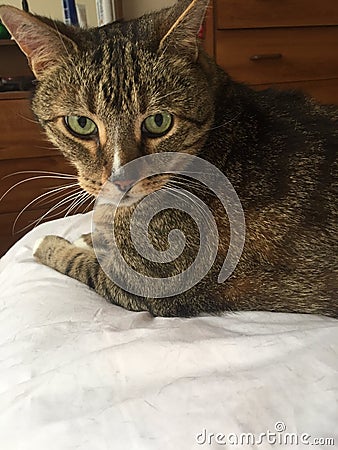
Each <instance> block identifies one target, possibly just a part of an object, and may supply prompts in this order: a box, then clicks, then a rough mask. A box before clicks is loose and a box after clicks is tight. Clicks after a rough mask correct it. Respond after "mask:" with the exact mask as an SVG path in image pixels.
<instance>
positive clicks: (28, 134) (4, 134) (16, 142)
mask: <svg viewBox="0 0 338 450" xmlns="http://www.w3.org/2000/svg"><path fill="white" fill-rule="evenodd" d="M48 149H49V150H48ZM55 153H56V150H55V149H54V148H53V146H52V144H51V143H49V142H48V141H47V139H46V138H45V136H44V134H43V132H42V129H41V127H40V125H39V124H37V123H36V119H35V118H34V116H33V113H32V112H31V109H30V100H29V99H13V100H10V99H1V95H0V160H3V159H13V158H31V157H35V156H43V155H53V154H55Z"/></svg>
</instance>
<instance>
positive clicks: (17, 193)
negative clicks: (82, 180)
mask: <svg viewBox="0 0 338 450" xmlns="http://www.w3.org/2000/svg"><path fill="white" fill-rule="evenodd" d="M21 171H32V172H36V171H51V172H61V173H74V169H73V168H72V167H70V166H69V165H68V164H67V162H66V161H65V159H64V158H63V157H62V156H51V157H45V158H28V159H17V160H4V161H1V162H0V180H1V184H0V198H1V197H2V196H3V194H4V193H5V192H6V191H7V190H8V189H10V188H11V187H12V186H14V185H15V184H16V183H18V182H20V181H22V180H25V179H28V178H31V177H42V176H44V175H45V174H44V173H42V174H40V173H25V174H18V175H13V176H9V177H8V175H10V174H13V173H15V172H21ZM46 175H47V176H48V174H46ZM74 182H76V180H69V179H59V178H38V179H35V180H32V181H27V182H24V183H21V184H19V185H18V186H16V187H15V188H14V189H12V190H11V191H10V192H9V193H8V194H7V195H6V196H5V197H3V199H2V200H1V201H0V213H10V212H15V211H21V209H22V208H24V207H25V206H26V205H27V204H28V203H29V202H31V201H32V200H33V199H34V198H36V197H37V196H39V195H41V194H44V193H46V192H48V191H49V190H51V189H52V188H54V187H59V186H61V185H65V184H74ZM71 191H72V189H70V190H69V191H65V192H71ZM62 192H63V191H61V192H60V194H61V193H62ZM44 199H46V201H47V200H48V197H44ZM55 203H57V200H55V201H51V203H50V206H53V205H54V204H55ZM42 207H46V203H45V206H43V205H42V204H41V203H38V204H32V205H31V206H30V207H29V209H41V208H42Z"/></svg>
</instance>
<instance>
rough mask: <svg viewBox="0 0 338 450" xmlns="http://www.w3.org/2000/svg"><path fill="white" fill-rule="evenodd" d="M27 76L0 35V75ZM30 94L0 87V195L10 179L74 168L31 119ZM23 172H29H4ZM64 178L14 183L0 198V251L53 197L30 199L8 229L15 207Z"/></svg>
mask: <svg viewBox="0 0 338 450" xmlns="http://www.w3.org/2000/svg"><path fill="white" fill-rule="evenodd" d="M31 75H32V73H31V71H30V69H29V67H28V64H27V62H26V58H25V56H24V55H23V53H22V52H21V51H20V49H19V48H18V47H17V46H16V44H14V42H13V41H5V40H0V76H1V77H14V76H31ZM30 97H31V93H30V92H25V91H13V92H0V198H1V197H2V196H3V194H4V193H5V192H6V191H7V190H8V189H9V188H10V187H11V186H13V185H14V184H15V183H18V182H20V181H22V180H24V179H27V178H30V177H33V176H40V177H42V176H43V175H45V174H43V173H40V172H44V171H51V172H60V173H74V170H73V169H72V168H71V167H70V166H69V165H68V163H67V162H66V161H65V159H64V158H63V156H61V154H60V153H59V152H58V150H56V149H55V148H53V146H52V144H50V143H49V142H48V141H47V140H46V138H45V137H44V135H43V133H42V131H41V128H40V126H39V125H38V124H37V123H36V122H35V119H34V117H33V114H32V112H31V110H30ZM23 171H25V172H27V171H28V172H31V173H25V174H17V175H13V176H8V175H11V174H13V173H15V172H23ZM46 175H48V174H46ZM68 183H70V181H69V180H61V179H52V178H38V179H36V180H32V181H27V182H25V183H21V184H19V185H18V186H17V187H16V188H14V189H13V190H11V191H10V192H9V193H8V194H7V195H6V196H5V197H4V198H3V199H2V200H1V201H0V256H2V255H3V254H4V253H5V252H6V250H8V248H9V247H11V246H12V245H13V244H14V242H15V241H17V240H18V239H19V238H20V237H21V236H22V235H23V234H25V233H27V231H28V230H29V229H31V228H32V227H33V226H34V221H35V220H36V219H37V218H40V217H42V216H43V214H44V213H45V212H46V211H47V210H48V209H49V208H51V207H52V206H53V205H55V204H56V203H57V200H56V199H54V200H53V199H51V200H53V201H51V202H50V203H49V204H46V202H45V203H43V202H41V203H33V204H31V205H30V206H29V207H28V208H27V209H26V210H25V211H24V213H23V214H22V215H21V216H20V217H19V220H18V221H17V223H16V225H15V228H14V230H12V228H13V225H14V222H15V220H16V217H17V216H18V214H19V212H20V211H21V210H22V209H23V208H25V206H26V205H28V204H29V203H30V202H31V201H32V200H33V199H34V198H36V197H37V196H39V195H41V194H44V193H46V192H47V191H48V190H50V189H51V188H53V187H56V186H59V185H60V184H68ZM60 194H61V192H60ZM46 201H47V199H46ZM65 206H66V205H65ZM61 212H62V208H60V209H59V210H56V211H53V212H52V213H51V216H52V215H54V214H55V216H54V217H53V218H55V217H60V214H61ZM61 215H62V214H61ZM48 218H51V217H50V216H49V217H48V216H47V217H46V219H48ZM22 229H24V230H23V231H21V232H20V230H22Z"/></svg>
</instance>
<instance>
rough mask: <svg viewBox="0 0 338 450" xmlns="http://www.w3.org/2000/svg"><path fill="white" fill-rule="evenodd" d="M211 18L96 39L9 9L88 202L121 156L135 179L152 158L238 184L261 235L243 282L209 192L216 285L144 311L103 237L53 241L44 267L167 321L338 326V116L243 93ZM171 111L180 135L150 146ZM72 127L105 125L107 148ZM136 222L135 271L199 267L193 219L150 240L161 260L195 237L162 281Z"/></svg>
mask: <svg viewBox="0 0 338 450" xmlns="http://www.w3.org/2000/svg"><path fill="white" fill-rule="evenodd" d="M207 4H208V1H207V0H193V1H191V0H181V1H179V2H178V3H177V4H176V5H175V6H174V7H172V8H169V9H166V10H163V11H161V12H157V13H153V14H150V15H146V16H143V17H141V18H139V19H137V20H133V21H129V22H117V23H114V24H110V25H107V26H104V27H102V28H93V29H89V30H80V29H77V28H74V27H67V26H66V25H64V24H61V23H59V22H53V21H51V20H49V19H46V18H41V17H35V16H31V15H28V14H26V13H23V12H20V11H18V10H16V9H15V8H10V7H0V15H2V18H3V21H4V22H5V24H7V26H8V28H9V29H10V30H11V32H12V34H13V36H14V37H15V39H16V40H17V42H18V43H19V45H20V46H21V47H22V49H23V50H24V51H25V53H26V54H27V56H28V59H29V61H30V64H31V66H32V68H33V70H34V71H35V73H36V76H37V78H38V80H39V82H38V85H37V89H36V93H35V97H34V100H33V110H34V112H35V114H36V116H37V118H38V119H39V121H40V123H41V125H42V126H43V127H44V129H45V131H46V133H47V135H48V136H49V138H50V139H51V140H52V141H53V142H54V143H55V144H56V145H57V146H58V147H59V148H60V150H61V151H62V152H63V154H64V155H65V156H66V157H67V158H68V159H69V160H70V161H71V162H72V163H73V164H74V165H75V166H76V167H77V169H78V174H79V182H80V184H81V186H82V187H83V189H85V190H86V191H88V192H89V193H91V194H93V195H94V196H95V195H97V194H98V193H99V192H100V189H101V187H102V185H103V183H104V182H105V181H106V180H107V178H108V177H109V175H110V174H111V172H112V171H114V162H116V161H117V157H116V155H118V163H119V165H123V164H125V163H127V162H128V161H131V160H134V159H135V158H138V157H139V156H142V155H147V154H151V153H157V152H168V151H169V152H171V151H177V150H178V151H181V152H187V153H190V154H193V155H198V156H200V157H202V158H204V159H206V160H208V161H210V162H211V163H213V164H214V165H216V166H217V167H218V168H219V169H220V170H221V171H223V173H224V174H226V176H227V177H228V178H229V180H230V181H231V183H232V184H233V186H234V187H235V189H236V191H237V193H238V195H239V197H240V199H241V202H242V204H243V208H244V211H245V216H246V222H247V238H246V245H245V249H244V253H243V255H242V258H241V261H240V263H239V265H238V267H237V269H236V271H235V273H234V274H233V275H232V277H231V278H230V279H229V280H227V281H226V283H224V284H218V283H217V276H218V273H219V270H220V267H221V264H222V262H223V260H224V257H225V255H226V253H227V248H228V241H229V229H228V224H227V219H226V217H225V212H224V210H223V208H222V207H221V205H220V203H219V202H218V201H217V200H216V199H215V198H214V197H213V196H212V195H210V193H209V192H208V191H204V192H201V190H200V188H198V189H197V190H196V192H197V195H199V196H200V197H201V198H203V200H204V201H205V202H206V203H207V204H208V205H209V208H210V209H211V210H212V212H213V215H214V217H215V219H216V221H217V224H218V227H219V231H220V236H221V244H220V248H219V254H218V257H217V259H216V261H215V264H214V266H213V268H212V270H211V271H210V272H209V274H208V275H207V276H206V277H205V278H204V279H203V280H202V281H201V282H200V283H199V284H198V285H197V286H195V287H194V288H192V289H191V290H190V291H188V292H185V293H183V294H181V295H178V296H176V297H175V298H163V299H154V298H141V297H137V296H134V295H131V294H128V293H127V292H124V291H123V290H121V289H120V288H118V287H117V286H116V285H114V284H113V283H112V281H110V280H109V278H108V277H107V276H106V275H105V273H104V272H103V270H102V269H101V267H100V265H99V264H98V261H97V259H96V256H95V253H94V251H93V249H92V248H91V239H90V236H87V237H85V240H86V241H87V243H88V244H89V246H88V248H87V249H82V248H78V247H76V246H75V245H74V244H72V243H70V242H68V241H66V240H64V239H62V238H60V237H57V236H47V237H46V238H45V239H44V240H43V242H42V244H41V245H40V246H39V247H38V249H37V250H36V252H35V258H36V259H37V260H38V261H40V262H41V263H43V264H46V265H48V266H50V267H52V268H54V269H56V270H58V271H59V272H61V273H63V274H66V275H68V276H70V277H73V278H75V279H77V280H79V281H81V282H83V283H86V284H87V285H88V286H89V287H90V288H92V289H94V290H95V291H96V292H98V293H99V294H100V295H102V296H104V297H105V298H106V299H107V300H109V301H111V302H113V303H116V304H118V305H121V306H123V307H124V308H127V309H130V310H135V311H143V310H146V311H149V312H150V313H152V314H153V315H160V316H193V315H197V314H200V313H220V312H224V311H237V310H268V311H279V312H299V313H315V314H324V315H328V316H333V317H337V314H338V308H337V287H338V285H337V206H336V194H337V190H336V189H337V184H336V183H337V159H336V154H337V148H338V108H337V107H335V106H324V105H319V104H316V103H315V102H314V101H313V100H312V99H310V98H307V97H305V96H304V95H303V94H301V93H297V92H277V91H273V90H267V91H263V92H259V93H258V92H254V91H252V90H250V89H249V88H248V87H246V86H245V85H243V84H240V83H237V82H235V81H233V80H232V79H231V78H230V77H229V76H228V75H227V74H226V73H225V72H224V71H223V70H222V69H220V68H219V67H217V66H216V64H215V63H214V61H213V60H211V59H210V58H209V57H208V56H207V55H206V54H205V53H204V51H203V49H202V48H201V45H200V43H199V42H197V39H196V35H197V32H198V29H199V26H200V24H201V22H202V19H203V17H204V13H205V9H206V7H207ZM163 110H168V111H171V112H172V114H173V115H174V117H175V123H174V126H173V128H172V130H171V131H170V132H169V134H168V135H166V136H164V137H163V138H159V139H145V138H144V136H142V133H141V123H142V121H143V120H144V118H145V117H147V116H149V115H151V114H153V113H155V112H157V111H163ZM70 114H75V115H81V116H86V117H89V118H91V119H92V120H93V121H94V122H95V123H96V124H97V126H98V129H99V135H98V138H97V139H96V140H95V139H92V140H90V141H88V140H82V139H79V138H75V137H74V136H72V135H71V134H70V133H69V132H67V129H66V128H65V126H64V124H63V120H62V118H63V117H64V116H68V115H70ZM166 182H167V179H166V178H164V177H162V178H161V177H158V178H157V179H156V178H154V179H153V180H150V181H149V180H148V181H147V182H145V183H144V184H141V185H140V184H139V185H138V186H137V187H135V189H136V188H137V189H138V192H143V194H147V193H149V192H152V191H154V190H155V189H159V188H161V187H163V186H164V184H165V183H166ZM185 183H186V186H187V188H188V189H191V190H192V191H194V189H195V187H194V185H189V183H187V182H186V181H185ZM135 192H136V190H135ZM133 208H134V206H133V205H131V206H128V205H126V206H125V207H122V208H120V210H119V211H118V214H117V219H116V221H115V226H116V229H117V231H118V233H117V239H118V240H119V244H120V248H121V251H122V253H123V254H124V256H125V258H126V260H128V262H129V263H130V264H131V266H133V267H135V268H137V269H138V270H139V271H140V272H143V273H145V274H148V275H150V276H170V275H172V274H176V273H179V272H180V271H182V270H183V269H185V268H186V267H188V266H189V265H190V263H191V261H192V260H193V258H194V256H195V255H196V252H197V250H198V243H199V241H198V235H197V230H196V227H195V226H194V224H193V223H192V221H191V220H190V219H189V217H186V216H185V215H184V214H183V213H181V212H179V211H169V212H168V211H165V212H164V213H162V214H160V215H158V217H156V218H155V219H154V221H153V223H152V226H151V230H150V237H152V238H153V239H154V242H155V241H156V245H157V246H158V247H159V248H162V249H165V248H166V245H167V236H168V233H169V232H170V231H171V230H172V229H173V228H180V229H182V230H183V231H184V232H185V234H186V236H187V240H188V243H189V245H188V246H187V247H188V248H186V249H185V251H184V252H183V254H182V256H181V257H180V258H178V260H177V261H175V262H173V263H172V264H167V265H165V267H159V265H157V264H154V263H153V264H150V263H147V261H144V260H143V259H142V258H140V257H139V256H138V255H137V254H136V252H135V250H134V249H133V246H132V243H131V240H130V236H129V234H128V229H129V218H130V215H131V213H132V211H133ZM103 240H104V237H103ZM112 264H113V262H112ZM118 270H119V268H118V267H116V271H118Z"/></svg>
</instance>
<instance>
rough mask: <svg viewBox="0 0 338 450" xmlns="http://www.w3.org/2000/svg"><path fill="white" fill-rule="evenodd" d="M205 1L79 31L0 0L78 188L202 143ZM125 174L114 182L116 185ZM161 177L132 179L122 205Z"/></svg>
mask: <svg viewBox="0 0 338 450" xmlns="http://www.w3.org/2000/svg"><path fill="white" fill-rule="evenodd" d="M207 4H208V0H180V1H179V2H178V3H177V4H176V5H174V6H173V7H172V8H167V9H165V10H162V11H160V12H157V13H153V14H149V15H146V16H143V17H141V18H139V19H136V20H133V21H129V22H115V23H113V24H109V25H106V26H104V27H101V28H93V29H88V30H81V29H79V28H76V27H70V26H66V25H64V24H62V23H61V22H54V21H52V20H50V19H46V18H43V17H39V16H33V15H31V14H28V13H25V12H23V11H20V10H18V9H16V8H13V7H10V6H1V7H0V16H1V17H2V19H3V22H4V23H5V24H6V26H7V28H8V29H9V30H10V32H11V34H12V36H13V37H14V39H15V40H16V41H17V43H18V45H19V46H20V47H21V49H22V50H23V52H24V53H25V54H26V55H27V57H28V60H29V63H30V66H31V68H32V70H33V72H34V74H35V76H36V78H37V80H38V85H37V89H36V94H35V97H34V99H33V110H34V112H35V114H36V116H37V118H38V119H39V121H40V123H41V124H42V126H43V127H44V129H45V130H46V133H47V135H48V137H49V138H50V139H51V141H52V142H53V143H54V144H55V145H56V146H57V147H59V148H60V150H61V151H62V152H63V154H64V155H65V156H66V157H67V158H68V159H69V160H70V161H71V163H72V164H74V165H75V166H76V168H77V171H78V179H79V182H80V185H81V186H82V187H83V189H85V190H86V191H87V192H89V193H91V194H93V195H97V194H98V193H99V191H100V189H101V187H102V185H103V184H104V183H105V182H106V181H107V179H108V178H109V177H110V176H111V175H112V173H115V172H116V171H117V170H118V169H119V168H120V167H121V166H123V165H124V164H126V163H127V162H129V161H131V160H134V159H135V158H138V157H140V156H143V155H148V154H152V153H158V152H186V153H190V154H197V153H198V152H199V150H200V149H201V148H202V147H203V145H204V143H205V141H206V139H207V135H208V130H209V129H210V126H211V124H212V122H213V118H214V101H213V98H212V94H211V89H210V86H209V83H210V80H208V75H207V73H206V71H205V70H204V69H203V67H204V63H203V62H201V49H200V42H199V41H198V38H197V35H198V31H199V28H200V26H201V23H202V21H203V18H204V15H205V11H206V8H207ZM140 170H141V169H140ZM132 181H133V180H124V179H123V178H121V179H116V180H115V188H116V191H118V190H125V189H127V188H128V183H130V182H132ZM164 181H165V178H164V177H161V176H157V177H154V178H153V179H151V180H146V181H144V182H140V183H138V184H137V185H135V186H134V187H133V189H132V190H131V191H130V193H129V198H130V200H131V202H133V201H136V200H138V199H140V198H142V197H143V196H145V195H147V194H149V193H150V192H152V191H154V190H156V189H158V188H159V187H160V186H161V185H163V183H164Z"/></svg>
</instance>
